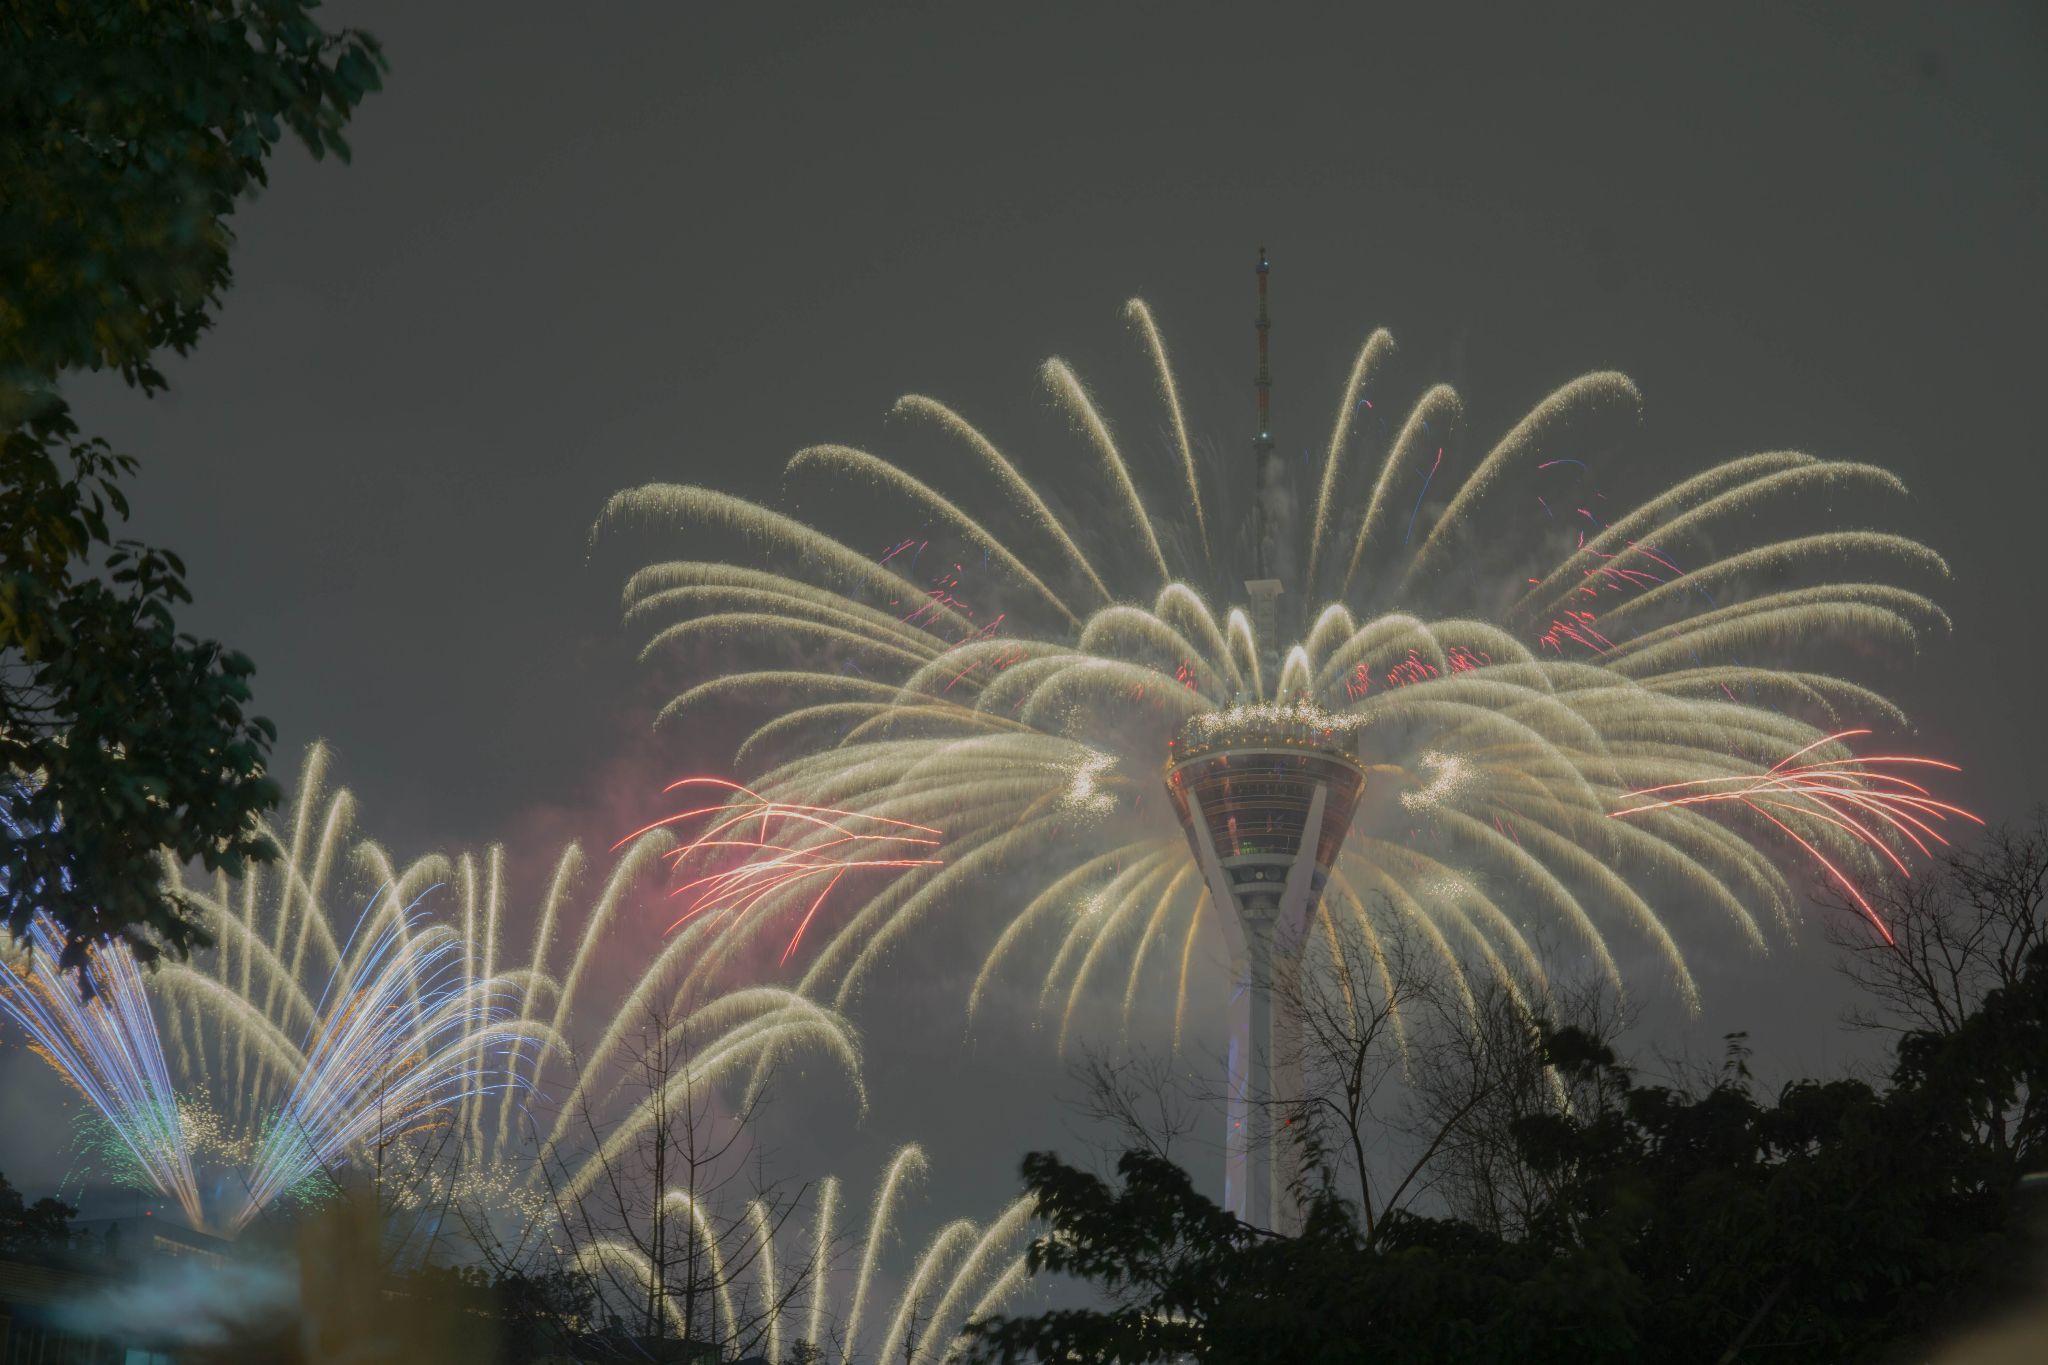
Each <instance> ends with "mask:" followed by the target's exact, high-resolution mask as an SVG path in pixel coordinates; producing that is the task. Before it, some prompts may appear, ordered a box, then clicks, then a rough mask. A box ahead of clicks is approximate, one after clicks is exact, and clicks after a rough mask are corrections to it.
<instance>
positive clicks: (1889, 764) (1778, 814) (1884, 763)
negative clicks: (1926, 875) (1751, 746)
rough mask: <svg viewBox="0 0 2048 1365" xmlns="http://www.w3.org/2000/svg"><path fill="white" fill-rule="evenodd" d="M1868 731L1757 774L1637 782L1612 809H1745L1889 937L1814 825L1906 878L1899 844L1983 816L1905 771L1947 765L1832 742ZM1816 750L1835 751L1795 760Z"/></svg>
mask: <svg viewBox="0 0 2048 1365" xmlns="http://www.w3.org/2000/svg"><path fill="white" fill-rule="evenodd" d="M1869 733H1870V732H1869V731H1868V730H1844V731H1841V732H1839V733H1836V734H1832V735H1828V736H1826V737H1824V738H1822V739H1818V740H1815V741H1814V742H1813V743H1811V744H1809V745H1807V746H1806V747H1805V748H1802V749H1799V750H1796V751H1794V752H1793V753H1791V754H1788V755H1786V756H1785V757H1784V758H1782V759H1780V760H1778V762H1776V763H1774V764H1772V765H1771V766H1770V768H1769V769H1767V770H1766V771H1764V772H1761V773H1754V774H1749V773H1741V774H1734V775H1730V776H1725V777H1702V778H1696V779H1694V780H1692V781H1689V782H1667V783H1664V784H1663V785H1662V786H1656V787H1644V788H1641V789H1639V790H1637V791H1633V792H1631V793H1629V796H1630V798H1631V800H1632V804H1630V805H1627V806H1623V807H1622V808H1620V809H1618V810H1616V811H1614V812H1613V814H1614V815H1615V816H1616V817H1626V816H1634V815H1643V814H1646V813H1648V812H1651V811H1660V810H1673V809H1702V808H1707V807H1723V808H1738V809H1739V810H1742V811H1747V812H1749V813H1750V814H1753V815H1755V816H1757V817H1759V818H1760V819H1761V820H1763V821H1764V822H1765V823H1766V824H1768V825H1770V826H1771V827H1772V828H1773V829H1775V830H1777V831H1778V832H1779V833H1780V834H1782V835H1784V836H1785V837H1786V838H1788V839H1790V840H1791V841H1792V842H1793V843H1795V844H1797V845H1798V846H1799V847H1800V848H1801V849H1803V850H1805V851H1806V852H1807V853H1809V854H1811V855H1812V856H1813V858H1814V861H1815V862H1817V863H1818V864H1819V865H1820V867H1821V868H1822V869H1823V870H1825V871H1826V873H1827V874H1828V875H1829V876H1830V877H1832V878H1833V879H1834V880H1835V882H1836V883H1837V884H1838V885H1840V886H1841V888H1842V890H1843V892H1844V893H1846V894H1847V895H1848V897H1849V898H1850V900H1852V901H1853V902H1855V904H1856V907H1857V908H1858V909H1859V910H1861V911H1862V912H1863V916H1864V918H1865V919H1867V920H1869V921H1870V924H1871V927H1872V928H1874V929H1876V930H1877V932H1878V933H1880V934H1882V935H1883V936H1884V940H1885V942H1887V943H1889V942H1891V941H1892V933H1891V929H1890V928H1889V927H1888V926H1887V925H1886V924H1885V922H1884V920H1883V919H1882V918H1881V917H1879V915H1878V914H1877V912H1876V911H1874V910H1872V909H1871V908H1870V901H1869V900H1868V898H1866V897H1865V896H1864V894H1863V889H1862V888H1861V887H1860V886H1858V885H1857V884H1856V882H1855V880H1853V879H1852V878H1851V877H1850V876H1849V875H1848V874H1846V873H1844V872H1843V871H1842V869H1841V868H1840V867H1838V866H1837V865H1836V864H1835V862H1834V861H1832V860H1830V859H1829V858H1828V856H1827V855H1826V854H1825V853H1823V852H1822V851H1821V850H1820V849H1819V848H1818V847H1816V846H1815V843H1814V837H1815V836H1816V835H1817V834H1818V833H1819V828H1825V829H1827V830H1832V831H1836V832H1838V833H1840V834H1845V835H1847V836H1848V837H1849V838H1851V839H1853V840H1855V841H1856V842H1857V843H1858V844H1859V845H1861V846H1862V847H1863V848H1866V849H1869V850H1870V851H1872V852H1874V853H1876V854H1878V855H1879V856H1880V857H1882V858H1883V859H1884V860H1885V861H1886V862H1888V863H1890V864H1891V866H1892V867H1893V869H1894V870H1896V871H1897V872H1898V874H1899V875H1900V876H1901V877H1910V876H1912V875H1913V874H1912V869H1910V868H1909V867H1907V866H1906V862H1905V859H1904V858H1903V857H1902V856H1901V848H1902V847H1909V848H1910V851H1912V852H1915V853H1918V854H1920V855H1922V856H1925V855H1927V854H1928V853H1929V852H1931V851H1932V850H1931V848H1930V845H1939V846H1941V847H1947V845H1948V842H1949V841H1948V838H1947V837H1946V836H1945V835H1944V834H1943V833H1942V832H1941V829H1940V828H1939V826H1941V825H1944V824H1946V823H1947V822H1948V821H1949V820H1950V819H1951V818H1954V819H1958V820H1965V821H1968V822H1970V823H1972V824H1976V825H1982V824H1983V823H1984V821H1983V820H1982V819H1981V818H1980V817H1978V816H1976V815H1974V814H1972V813H1971V812H1969V811H1967V810H1964V809H1963V808H1962V807H1961V806H1958V805H1955V804H1953V803H1951V802H1948V801H1942V800H1938V799H1936V797H1935V796H1934V794H1933V792H1931V791H1929V790H1928V789H1927V788H1926V787H1925V786H1924V785H1922V784H1921V783H1918V782H1915V781H1913V780H1912V779H1911V778H1910V777H1907V776H1906V775H1905V774H1906V773H1907V772H1916V771H1917V772H1922V773H1925V772H1926V771H1928V770H1929V769H1932V770H1934V771H1937V772H1951V773H1952V772H1955V771H1957V768H1956V765H1955V764H1953V763H1944V762H1942V761H1941V760H1939V759H1934V758H1922V757H1918V756H1915V755H1910V754H1869V755H1863V756H1860V757H1859V756H1854V755H1850V754H1846V753H1842V752H1841V751H1840V750H1839V749H1838V748H1837V746H1838V745H1840V744H1842V743H1843V742H1845V741H1847V740H1851V739H1855V738H1858V737H1860V736H1864V735H1868V734H1869ZM1816 751H1826V752H1830V753H1836V754H1839V755H1840V756H1838V757H1831V758H1826V759H1818V760H1814V759H1809V760H1808V761H1806V762H1800V761H1799V760H1801V759H1804V758H1807V757H1808V755H1810V754H1813V753H1815V752H1816ZM1816 826H1818V827H1819V828H1816ZM1802 827H1804V830H1805V832H1804V833H1802V832H1801V829H1802Z"/></svg>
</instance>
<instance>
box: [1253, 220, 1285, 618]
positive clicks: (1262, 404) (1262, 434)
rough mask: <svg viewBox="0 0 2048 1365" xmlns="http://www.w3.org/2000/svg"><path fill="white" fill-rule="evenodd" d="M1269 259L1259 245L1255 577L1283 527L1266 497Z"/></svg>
mask: <svg viewBox="0 0 2048 1365" xmlns="http://www.w3.org/2000/svg"><path fill="white" fill-rule="evenodd" d="M1270 268H1271V267H1270V265H1269V264H1268V262H1267V260H1266V248H1265V247H1263V246H1261V247H1260V248H1259V321H1258V328H1259V373H1258V378H1256V379H1255V380H1253V381H1252V387H1253V388H1254V390H1256V392H1257V394H1258V400H1259V427H1258V434H1257V435H1255V436H1253V437H1252V473H1253V476H1254V477H1255V478H1256V479H1257V484H1256V485H1255V486H1254V487H1253V489H1252V507H1253V509H1254V511H1253V516H1254V519H1255V520H1254V525H1255V527H1256V534H1257V544H1256V545H1255V546H1254V554H1255V556H1256V559H1255V568H1256V572H1255V573H1254V575H1253V577H1255V578H1266V577H1268V576H1269V575H1270V573H1271V571H1272V566H1271V565H1270V564H1269V563H1268V559H1269V555H1270V548H1269V546H1268V544H1267V541H1268V540H1269V539H1270V537H1271V536H1272V535H1273V533H1274V532H1276V531H1277V530H1278V529H1279V528H1278V527H1275V526H1272V525H1269V524H1268V522H1267V517H1266V500H1267V499H1268V498H1269V497H1270V496H1271V493H1270V491H1269V490H1270V489H1271V487H1272V478H1273V476H1274V474H1275V473H1276V471H1275V470H1274V468H1273V464H1274V455H1273V411H1272V405H1273V372H1272V370H1271V369H1270V368H1269V367H1268V366H1267V363H1266V333H1267V332H1269V331H1271V330H1272V327H1273V320H1272V318H1271V317H1269V316H1268V315H1267V312H1266V273H1267V271H1268V270H1269V269H1270Z"/></svg>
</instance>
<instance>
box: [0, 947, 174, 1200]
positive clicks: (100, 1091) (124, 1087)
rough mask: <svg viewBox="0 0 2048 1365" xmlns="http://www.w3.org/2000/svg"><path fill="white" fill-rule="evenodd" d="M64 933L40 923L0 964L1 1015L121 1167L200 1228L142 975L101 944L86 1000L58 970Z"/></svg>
mask: <svg viewBox="0 0 2048 1365" xmlns="http://www.w3.org/2000/svg"><path fill="white" fill-rule="evenodd" d="M63 947H64V935H63V933H62V931H61V930H59V929H58V928H57V926H56V925H55V924H54V923H53V922H52V921H51V920H50V919H49V917H48V916H45V915H41V914H38V915H36V916H35V918H34V919H32V920H31V921H30V922H29V932H28V941H27V943H26V944H18V945H16V946H15V949H14V951H12V952H11V953H8V954H7V955H6V957H5V960H4V961H0V1012H4V1013H5V1014H6V1015H7V1017H8V1018H10V1019H12V1020H13V1021H14V1022H15V1024H16V1025H18V1026H19V1027H20V1028H21V1030H22V1031H23V1032H24V1033H26V1034H27V1035H28V1037H29V1046H30V1047H31V1048H32V1049H33V1050H34V1051H35V1052H36V1053H37V1054H38V1055H40V1056H41V1057H42V1058H43V1060H44V1061H46V1062H48V1063H49V1064H50V1066H51V1067H53V1068H54V1069H55V1070H56V1072H57V1074H58V1075H60V1076H62V1077H63V1078H64V1080H65V1081H66V1082H67V1083H69V1084H70V1086H71V1087H72V1089H74V1090H76V1091H77V1092H78V1093H79V1094H80V1095H82V1096H83V1097H84V1098H85V1100H86V1102H87V1103H89V1104H91V1105H92V1107H93V1109H94V1110H95V1111H96V1112H97V1113H98V1114H99V1116H100V1117H101V1118H102V1119H104V1120H105V1122H106V1124H107V1127H108V1129H109V1131H110V1132H111V1133H112V1135H113V1138H114V1140H115V1143H116V1145H117V1146H118V1148H119V1156H120V1157H121V1158H123V1160H122V1164H123V1165H125V1166H126V1167H127V1168H128V1169H129V1171H130V1172H131V1173H132V1174H134V1175H135V1176H136V1177H138V1178H139V1179H141V1180H143V1181H144V1182H146V1183H147V1184H148V1185H149V1186H150V1187H152V1188H154V1189H155V1190H156V1191H157V1192H158V1193H159V1194H161V1195H163V1196H164V1197H165V1198H166V1199H171V1200H175V1201H176V1202H177V1204H178V1207H179V1208H180V1209H182V1210H183V1211H184V1213H185V1216H186V1217H187V1218H188V1219H190V1220H191V1222H192V1226H194V1227H203V1226H205V1223H204V1219H203V1217H202V1213H201V1209H200V1202H199V1185H198V1181H197V1180H196V1179H195V1178H194V1176H193V1173H192V1153H191V1149H190V1147H189V1145H188V1144H187V1142H186V1137H185V1127H184V1122H183V1116H182V1114H181V1112H180V1109H179V1104H178V1097H177V1095H176V1094H175V1093H174V1092H173V1090H172V1088H171V1077H170V1068H169V1067H168V1066H167V1065H166V1063H165V1060H164V1050H163V1041H162V1039H161V1038H160V1037H159V1036H158V1034H157V1028H156V1017H155V1015H153V1014H152V1013H151V1012H150V1006H149V998H148V996H147V995H146V994H145V993H144V990H143V980H142V971H141V969H140V968H139V967H137V966H136V965H135V959H134V958H133V957H131V956H130V955H129V953H128V951H127V950H126V949H125V948H121V947H119V946H117V945H107V944H102V945H99V946H97V947H95V948H94V949H93V950H92V953H91V956H90V957H89V958H88V959H87V961H86V964H85V977H86V981H87V983H88V984H89V986H90V990H91V996H90V998H89V999H88V998H82V997H81V995H80V991H79V982H78V981H76V980H74V979H72V978H71V977H70V976H69V975H68V974H67V973H65V972H62V971H60V970H59V969H58V967H57V962H58V957H59V954H60V953H61V952H62V950H63Z"/></svg>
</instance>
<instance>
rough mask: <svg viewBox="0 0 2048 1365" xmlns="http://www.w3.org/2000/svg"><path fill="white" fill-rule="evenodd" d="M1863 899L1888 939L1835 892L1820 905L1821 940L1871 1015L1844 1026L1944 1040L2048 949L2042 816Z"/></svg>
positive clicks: (2047, 827) (1991, 834) (2047, 837)
mask: <svg viewBox="0 0 2048 1365" xmlns="http://www.w3.org/2000/svg"><path fill="white" fill-rule="evenodd" d="M1866 899H1867V900H1868V902H1869V906H1870V911H1871V913H1872V914H1874V915H1875V917H1876V918H1877V919H1878V920H1879V921H1881V922H1882V923H1883V924H1884V926H1885V930H1886V931H1887V932H1888V933H1889V935H1890V937H1889V938H1887V937H1886V934H1885V933H1881V932H1879V931H1878V929H1877V928H1876V926H1874V925H1873V924H1872V923H1871V921H1870V916H1869V915H1866V914H1865V913H1864V912H1863V908H1862V907H1861V906H1859V905H1857V904H1855V903H1854V902H1853V901H1852V900H1851V899H1850V898H1848V897H1847V896H1845V895H1844V894H1843V893H1842V892H1841V891H1840V890H1839V889H1832V888H1831V889H1830V890H1829V891H1828V892H1826V893H1824V894H1823V895H1822V897H1821V904H1822V905H1824V906H1826V907H1827V908H1829V909H1831V910H1833V911H1835V912H1836V913H1835V915H1834V917H1833V918H1832V919H1831V920H1830V922H1829V924H1828V928H1827V935H1828V940H1829V941H1830V942H1831V943H1833V944H1834V945H1835V946H1836V947H1838V948H1840V949H1842V950H1843V953H1842V957H1841V960H1840V964H1839V965H1840V970H1841V972H1842V974H1843V975H1844V976H1846V977H1848V979H1849V980H1851V981H1853V982H1855V983H1856V985H1857V986H1858V987H1859V988H1860V989H1861V990H1862V991H1863V993H1864V994H1865V995H1866V996H1868V997H1869V998H1870V999H1871V1000H1872V1001H1873V1002H1875V1006H1876V1008H1875V1009H1874V1010H1872V1009H1869V1008H1858V1009H1857V1010H1855V1011H1853V1012H1852V1013H1851V1014H1850V1016H1849V1021H1850V1022H1851V1023H1853V1024H1856V1025H1858V1026H1859V1027H1864V1028H1879V1029H1897V1030H1924V1031H1926V1032H1930V1033H1951V1032H1953V1031H1954V1030H1955V1028H1956V1026H1957V1025H1958V1024H1960V1023H1961V1022H1962V1020H1963V1019H1964V1018H1965V1017H1966V1016H1968V1015H1969V1014H1970V1012H1971V1011H1972V1010H1974V1009H1975V1008H1976V1007H1977V1006H1978V1004H1980V1003H1981V1002H1982V1001H1983V999H1984V997H1985V996H1986V995H1988V994H1990V993H1991V992H1992V991H1993V990H1996V989H1997V988H1999V987H2000V986H2009V985H2012V984H2014V983H2015V982H2017V981H2018V980H2019V977H2020V972H2021V969H2022V968H2023V967H2024V966H2025V964H2026V960H2027V955H2028V954H2029V953H2030V952H2032V951H2033V950H2034V948H2035V946H2036V945H2038V944H2040V943H2042V942H2044V941H2048V811H2036V812H2035V814H2034V818H2033V822H2032V823H2031V825H2029V826H2027V827H2025V828H2022V829H2017V830H2016V829H2012V828H2010V827H2003V828H1999V829H1994V830H1991V831H1988V832H1987V833H1986V834H1985V835H1984V836H1983V838H1982V839H1980V840H1979V841H1978V842H1977V843H1976V844H1974V845H1972V846H1970V847H1967V848H1957V849H1952V850H1951V851H1950V852H1949V854H1948V856H1947V857H1946V858H1944V859H1943V860H1942V862H1941V863H1940V864H1938V865H1937V866H1936V867H1935V868H1933V869H1931V870H1930V871H1928V872H1926V873H1923V874H1922V875H1920V876H1918V877H1913V878H1910V879H1908V878H1900V879H1897V880H1893V881H1889V882H1886V883H1883V884H1881V885H1879V886H1878V887H1877V888H1876V889H1875V890H1873V891H1871V892H1869V893H1868V894H1867V895H1866Z"/></svg>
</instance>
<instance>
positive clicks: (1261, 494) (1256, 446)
mask: <svg viewBox="0 0 2048 1365" xmlns="http://www.w3.org/2000/svg"><path fill="white" fill-rule="evenodd" d="M1268 269H1269V266H1268V265H1267V262H1266V248H1264V247H1263V246H1262V247H1260V248H1259V373H1258V378H1256V379H1255V380H1253V381H1252V387H1253V389H1254V390H1256V391H1257V393H1258V396H1259V428H1258V431H1257V433H1256V434H1255V435H1253V437H1252V478H1253V487H1252V576H1251V577H1250V578H1248V579H1246V580H1245V585H1244V589H1245V596H1246V597H1247V598H1249V599H1250V603H1251V609H1252V634H1253V635H1254V636H1255V637H1256V638H1257V640H1258V647H1259V651H1260V654H1261V656H1262V657H1263V659H1264V660H1265V663H1266V670H1265V671H1266V673H1267V675H1268V676H1274V675H1276V674H1277V672H1278V668H1279V662H1280V654H1279V649H1280V624H1281V623H1280V594H1281V592H1282V591H1283V587H1282V584H1281V581H1280V579H1279V578H1278V577H1276V576H1275V575H1276V574H1277V573H1278V572H1279V571H1280V565H1281V563H1282V562H1283V556H1282V553H1281V546H1280V537H1281V536H1283V535H1285V534H1286V533H1287V527H1286V526H1285V525H1284V520H1285V513H1286V491H1285V489H1284V488H1282V486H1281V485H1282V483H1283V481H1284V480H1285V478H1286V470H1284V469H1283V468H1282V467H1281V465H1280V457H1279V456H1278V455H1275V454H1274V453H1273V410H1272V407H1273V372H1272V370H1270V369H1269V368H1268V367H1267V365H1266V333H1267V332H1268V331H1270V330H1271V329H1272V326H1273V320H1272V318H1271V317H1269V316H1267V313H1266V271H1267V270H1268Z"/></svg>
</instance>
